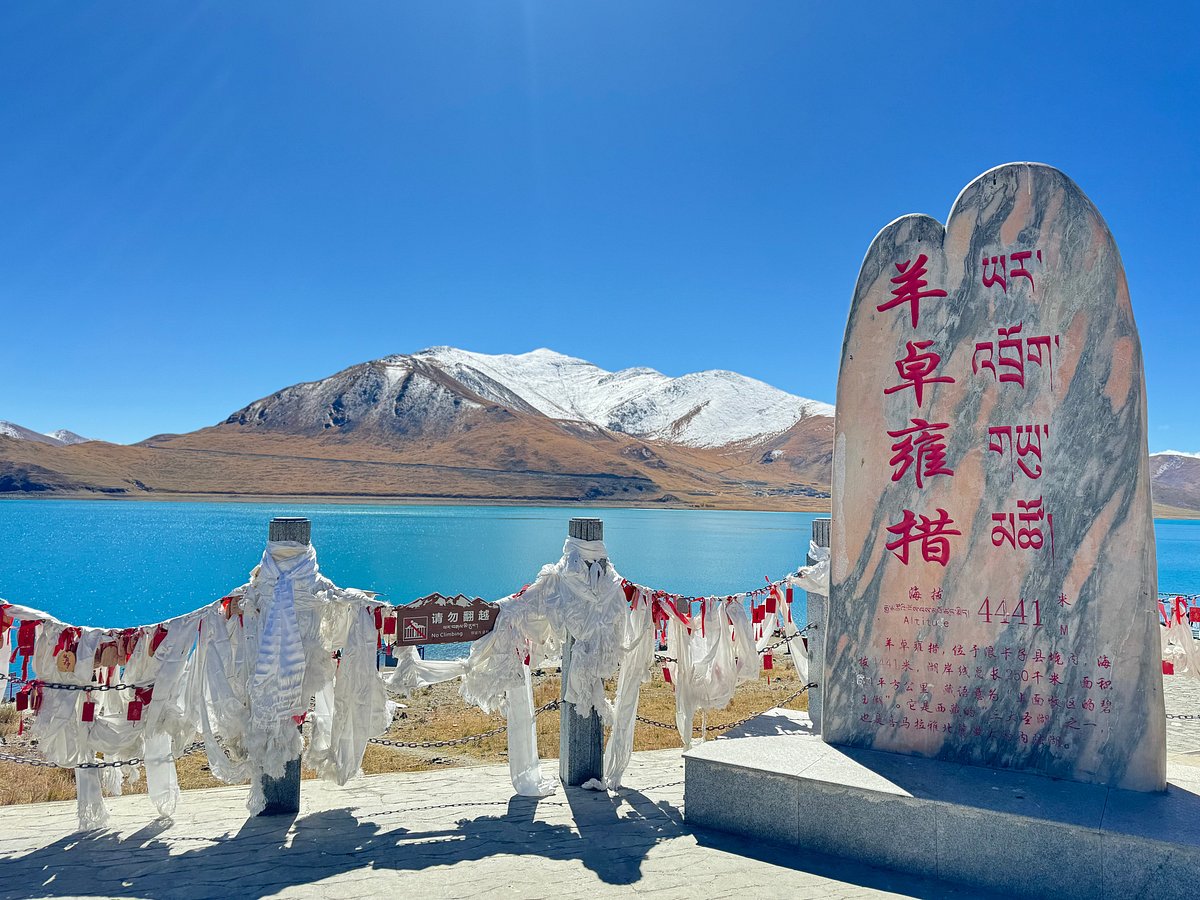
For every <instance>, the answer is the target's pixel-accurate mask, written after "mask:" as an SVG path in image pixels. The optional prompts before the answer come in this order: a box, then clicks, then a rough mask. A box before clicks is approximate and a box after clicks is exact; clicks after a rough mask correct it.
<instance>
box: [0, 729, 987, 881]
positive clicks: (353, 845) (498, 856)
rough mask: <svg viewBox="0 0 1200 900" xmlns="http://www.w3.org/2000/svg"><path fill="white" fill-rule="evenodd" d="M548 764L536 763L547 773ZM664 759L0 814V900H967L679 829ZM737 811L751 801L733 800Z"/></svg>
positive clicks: (675, 789)
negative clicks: (532, 789)
mask: <svg viewBox="0 0 1200 900" xmlns="http://www.w3.org/2000/svg"><path fill="white" fill-rule="evenodd" d="M552 764H553V763H552V762H551V761H546V762H545V763H544V765H545V766H546V768H547V770H549V769H550V766H551V765H552ZM682 778H683V766H682V761H681V759H680V756H679V751H675V750H667V751H656V752H653V753H638V754H635V756H634V761H633V764H632V765H631V767H630V771H629V778H628V784H629V788H628V789H627V790H623V791H622V792H621V794H620V795H619V796H617V797H612V798H610V797H608V796H606V795H604V794H596V793H594V792H590V791H580V790H577V789H570V790H567V791H565V792H563V791H560V793H558V794H556V795H554V796H552V797H547V798H545V799H542V800H532V799H527V798H522V797H513V796H512V788H511V785H510V784H509V781H508V772H507V769H506V768H504V767H497V766H485V767H479V768H472V769H455V770H447V771H445V772H438V773H432V774H412V775H378V776H373V777H369V778H362V779H358V780H357V781H355V782H353V783H352V784H351V785H350V786H348V787H347V788H344V789H339V788H336V787H330V786H326V785H324V784H321V783H317V782H305V783H304V786H303V790H302V801H301V806H302V809H301V813H300V816H299V817H298V818H296V819H294V820H293V819H290V818H287V817H284V818H257V819H248V818H247V817H246V812H245V797H246V789H245V788H220V789H216V790H207V791H191V792H188V793H185V794H184V796H183V799H182V802H181V803H180V809H179V812H178V814H177V818H176V821H175V823H174V824H173V825H170V826H168V825H165V824H163V823H160V822H151V821H150V819H151V818H152V816H153V814H154V813H153V807H152V806H151V805H150V802H149V800H148V799H147V798H146V797H144V796H131V797H124V798H116V799H113V800H111V801H110V808H111V809H112V811H113V828H112V830H111V831H108V832H103V833H98V834H89V835H79V834H75V833H73V829H74V827H75V804H74V803H42V804H35V805H31V806H25V807H10V808H7V809H5V810H3V812H2V813H0V823H2V825H0V873H2V876H0V897H4V898H10V897H12V898H15V897H110V896H111V897H154V898H191V897H262V896H279V897H329V898H336V900H350V898H354V897H368V896H410V897H419V898H426V897H429V898H434V897H471V898H475V897H481V896H483V897H496V896H500V897H552V898H556V900H559V898H563V900H566V898H572V897H587V898H596V897H608V896H632V895H635V894H654V895H656V896H660V897H689V898H706V900H707V898H718V897H732V896H735V895H736V896H739V897H742V898H747V897H753V898H765V897H785V896H786V897H788V898H806V897H812V898H817V897H821V898H860V897H894V896H907V897H946V898H952V897H954V898H967V897H974V896H978V895H977V894H976V893H974V892H971V891H968V890H966V889H964V888H954V887H949V886H946V885H942V884H938V883H936V882H932V881H926V880H923V879H919V878H912V877H909V876H904V875H897V874H895V873H891V872H885V871H882V870H876V869H871V868H868V867H864V866H860V865H856V864H854V863H848V862H843V861H840V860H834V859H831V858H825V857H816V856H811V855H801V854H798V853H796V852H795V851H794V850H785V849H781V848H778V847H773V846H771V845H770V844H767V843H765V842H761V843H759V842H751V841H746V840H742V839H740V838H734V837H730V836H727V835H724V834H720V833H717V832H708V831H704V830H700V829H693V828H690V827H688V826H687V825H686V824H685V823H684V822H683V819H682V812H681V809H680V807H681V805H682V798H683V784H682ZM746 802H752V798H749V797H748V798H746Z"/></svg>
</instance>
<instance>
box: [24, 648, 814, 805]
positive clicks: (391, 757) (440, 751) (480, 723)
mask: <svg viewBox="0 0 1200 900" xmlns="http://www.w3.org/2000/svg"><path fill="white" fill-rule="evenodd" d="M780 662H781V661H777V663H776V665H777V666H780ZM614 687H615V685H609V690H610V694H611V692H612V690H613V689H614ZM799 687H800V681H799V680H798V679H797V677H796V673H795V671H794V670H793V669H791V668H790V667H788V668H782V667H780V668H777V669H776V671H774V672H772V673H771V680H770V683H769V684H768V682H767V679H766V678H765V677H764V678H760V679H759V680H758V681H757V682H753V683H750V684H744V685H742V686H741V687H739V688H738V691H737V694H736V695H735V696H734V698H733V702H732V703H730V705H729V707H728V708H727V709H724V710H721V711H720V712H713V713H709V714H708V715H707V717H706V723H707V724H708V725H710V726H720V725H723V724H726V723H730V722H735V721H737V720H739V719H743V718H745V717H747V716H750V715H753V714H757V713H760V712H762V711H764V710H766V709H770V708H771V707H772V706H777V705H779V704H780V703H781V702H782V701H783V700H785V699H786V698H788V697H789V696H791V695H792V694H793V693H794V692H795V691H796V690H797V689H798V688H799ZM558 694H559V679H558V676H556V675H555V676H547V677H544V678H541V679H539V680H538V681H537V682H536V684H535V685H534V702H535V704H536V705H538V706H541V705H543V704H546V703H549V702H550V701H552V700H554V699H556V698H557V697H558ZM403 702H404V704H405V709H403V710H402V711H401V714H400V715H399V716H397V718H396V720H395V722H394V723H393V726H392V728H391V729H390V730H389V731H388V733H387V735H386V736H387V737H388V738H390V739H392V740H398V741H412V742H419V741H435V740H447V739H452V738H459V737H466V736H468V735H473V734H479V733H481V732H484V731H489V730H491V729H493V728H496V727H498V726H500V725H503V724H504V720H503V718H502V717H500V716H499V715H487V714H485V713H483V712H481V711H480V710H479V709H477V708H476V707H473V706H468V705H467V704H466V703H464V702H463V701H462V700H461V699H460V698H459V696H458V685H457V683H455V682H451V683H448V684H441V685H434V686H433V687H430V688H426V689H425V690H422V691H419V692H417V693H416V694H415V695H414V696H413V697H411V698H409V699H408V700H405V701H403ZM789 706H790V708H792V709H807V708H808V698H807V696H805V695H801V696H800V697H799V698H798V699H797V700H795V701H794V702H793V703H791V704H789ZM638 715H640V716H644V717H646V718H648V719H653V720H655V721H658V722H667V723H674V721H675V697H674V693H673V691H672V689H671V686H670V685H669V684H667V683H666V682H665V681H663V678H662V672H661V671H660V670H655V677H654V678H653V680H652V681H651V682H650V683H648V684H646V685H643V686H642V692H641V697H640V699H639V701H638ZM696 722H697V725H699V724H700V717H699V716H697V719H696ZM16 730H17V722H16V713H15V709H14V707H13V706H12V705H11V704H5V705H2V706H0V738H5V739H6V740H12V739H13V738H14V736H15V732H16ZM537 733H538V750H539V752H540V753H541V755H542V757H543V758H545V759H551V758H554V757H557V756H558V714H557V712H553V711H551V712H548V713H543V714H542V715H541V716H540V717H539V718H538V720H537ZM709 737H712V734H711V733H710V734H709ZM680 744H681V742H680V740H679V734H678V733H677V732H676V731H675V730H674V728H673V727H672V728H671V729H666V728H654V727H652V726H650V725H644V724H640V723H639V724H638V726H637V729H636V730H635V732H634V742H633V746H634V749H635V750H661V749H665V748H668V747H678V746H680ZM507 749H508V738H507V735H506V734H504V733H503V732H502V733H500V734H498V735H494V736H492V737H488V738H483V739H482V740H479V741H472V742H469V743H466V744H460V745H457V746H453V747H430V748H392V747H385V746H380V745H378V744H369V745H368V746H367V752H366V755H365V756H364V758H363V771H364V772H365V773H367V774H368V775H376V774H381V773H385V772H427V771H430V770H433V769H441V768H448V767H452V766H470V765H484V764H488V763H503V762H505V761H507V758H508V754H507ZM0 752H11V753H16V754H19V755H22V756H28V755H31V751H30V749H29V748H27V747H21V746H18V747H14V746H11V745H5V744H0ZM176 765H177V767H178V771H179V783H180V785H181V787H183V788H184V789H185V790H194V789H196V788H207V787H221V786H223V784H224V783H223V782H220V781H218V780H217V779H215V778H213V776H212V774H211V773H210V772H209V770H208V761H207V759H206V758H205V756H204V754H203V753H195V754H192V755H191V756H185V757H184V758H183V759H180V760H179V761H178V762H177V763H176ZM302 777H304V778H313V777H315V773H314V772H312V771H311V770H308V769H305V770H304V772H303V773H302ZM145 790H146V782H145V779H144V778H139V779H138V781H136V782H134V783H133V784H128V783H127V784H126V785H125V789H124V792H125V793H145ZM74 797H75V777H74V773H72V772H71V771H69V770H64V769H49V768H35V767H32V766H26V765H21V764H18V763H10V762H4V761H0V806H6V805H10V804H14V803H39V802H42V801H45V800H72V799H74Z"/></svg>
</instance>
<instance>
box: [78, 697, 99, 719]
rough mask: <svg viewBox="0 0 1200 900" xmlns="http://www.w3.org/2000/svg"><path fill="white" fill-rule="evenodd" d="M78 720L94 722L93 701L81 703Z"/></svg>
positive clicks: (94, 708)
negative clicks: (81, 709) (81, 708)
mask: <svg viewBox="0 0 1200 900" xmlns="http://www.w3.org/2000/svg"><path fill="white" fill-rule="evenodd" d="M79 720H80V721H81V722H94V721H96V702H95V701H94V700H84V701H83V713H82V715H80V717H79Z"/></svg>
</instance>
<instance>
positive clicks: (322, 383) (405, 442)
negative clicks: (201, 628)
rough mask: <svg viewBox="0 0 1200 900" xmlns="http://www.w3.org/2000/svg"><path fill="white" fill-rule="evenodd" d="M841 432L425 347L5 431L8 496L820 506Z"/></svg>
mask: <svg viewBox="0 0 1200 900" xmlns="http://www.w3.org/2000/svg"><path fill="white" fill-rule="evenodd" d="M833 425H834V422H833V407H832V406H830V405H829V404H826V403H821V402H819V401H815V400H808V399H806V398H803V397H797V396H795V395H792V394H788V393H787V392H785V391H781V390H779V389H777V388H774V387H772V386H770V385H768V384H765V383H763V382H761V381H757V380H755V379H752V378H747V377H746V376H743V375H738V374H736V373H733V372H725V371H708V372H698V373H693V374H691V375H683V376H680V377H678V378H672V377H670V376H667V375H664V374H662V373H661V372H657V371H655V370H653V369H648V368H631V369H624V370H621V371H618V372H609V371H606V370H604V369H601V368H600V367H598V366H595V365H593V364H592V363H589V362H587V361H585V360H581V359H577V358H574V357H570V356H565V355H563V354H560V353H555V352H553V351H550V350H534V351H531V352H529V353H521V354H511V355H490V354H483V353H473V352H470V351H466V350H459V349H456V348H453V347H433V348H430V349H427V350H422V351H420V352H417V353H413V354H407V355H394V356H387V357H383V358H382V359H377V360H372V361H369V362H364V363H360V364H358V365H355V366H350V367H349V368H346V369H343V370H342V371H340V372H336V373H334V374H333V375H330V376H328V377H327V378H322V379H318V380H317V381H312V382H305V383H301V384H294V385H291V386H289V387H285V388H282V389H281V390H279V391H276V392H275V393H273V394H271V395H270V396H267V397H263V398H261V399H259V400H256V401H254V402H253V403H250V404H249V405H247V406H245V407H243V408H242V409H240V410H238V411H237V412H235V413H233V414H232V415H230V416H229V417H228V418H226V419H225V420H224V421H223V422H221V423H220V424H218V425H214V426H210V427H208V428H202V429H200V430H198V431H194V432H190V433H187V434H178V435H170V434H164V435H156V436H155V437H152V438H149V439H147V440H145V441H142V442H141V443H139V444H135V445H132V446H128V447H125V446H119V445H114V444H109V443H104V442H86V439H84V438H82V437H80V436H79V435H76V434H74V433H72V432H66V431H60V432H55V433H54V434H52V435H43V434H39V433H38V432H35V431H33V430H32V429H28V428H23V427H21V426H17V425H14V424H12V423H7V422H6V423H0V494H10V495H11V494H27V495H34V494H36V495H42V496H45V495H48V494H49V495H52V494H58V495H80V496H89V495H96V494H103V495H109V496H122V495H123V496H135V497H156V496H157V497H172V496H176V497H178V496H199V497H222V496H230V497H245V496H256V497H257V496H262V497H314V498H319V497H330V498H333V497H337V498H347V499H353V498H368V499H369V498H374V499H392V500H420V501H426V500H428V501H457V502H518V503H519V502H530V503H545V502H552V503H560V502H574V501H581V502H589V503H613V504H628V503H635V504H649V503H654V504H668V505H673V506H693V507H717V508H751V509H810V510H821V509H828V498H829V485H830V479H831V469H832V459H833V436H834V430H833ZM81 442H83V443H81ZM1151 473H1152V477H1153V488H1154V500H1155V503H1156V504H1158V505H1161V506H1162V507H1164V510H1163V512H1164V514H1166V515H1171V514H1176V513H1178V514H1189V513H1191V512H1193V511H1200V454H1191V453H1183V452H1180V451H1164V452H1162V453H1156V454H1153V456H1152V459H1151Z"/></svg>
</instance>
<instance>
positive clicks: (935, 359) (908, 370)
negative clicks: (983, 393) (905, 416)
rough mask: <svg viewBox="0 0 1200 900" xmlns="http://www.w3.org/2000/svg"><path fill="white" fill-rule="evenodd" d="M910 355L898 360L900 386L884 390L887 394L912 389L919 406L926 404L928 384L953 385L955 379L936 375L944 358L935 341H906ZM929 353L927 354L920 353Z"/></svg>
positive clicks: (896, 385) (897, 369)
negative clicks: (938, 351) (937, 349)
mask: <svg viewBox="0 0 1200 900" xmlns="http://www.w3.org/2000/svg"><path fill="white" fill-rule="evenodd" d="M905 343H906V344H907V346H908V353H907V354H906V355H905V356H904V358H903V359H898V360H896V371H897V372H899V373H900V384H895V385H892V386H891V387H889V388H884V389H883V392H884V393H885V394H894V393H896V392H897V391H902V390H904V389H905V388H912V391H913V395H914V396H915V397H916V399H917V406H918V407H920V406H922V405H924V403H925V386H926V385H928V384H939V383H941V384H953V383H954V379H953V378H951V377H950V376H948V375H934V374H933V373H934V372H935V371H937V367H938V366H939V365H940V364H941V362H942V357H941V355H940V354H938V353H937V352H936V351H934V350H930V349H929V348H930V347H932V346H933V341H906V342H905ZM918 351H927V352H918Z"/></svg>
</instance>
